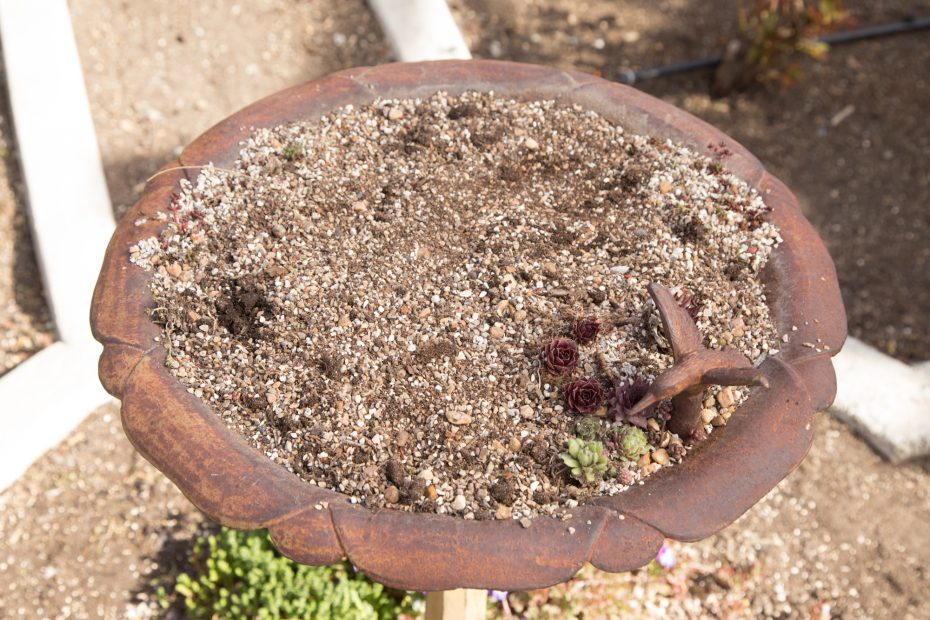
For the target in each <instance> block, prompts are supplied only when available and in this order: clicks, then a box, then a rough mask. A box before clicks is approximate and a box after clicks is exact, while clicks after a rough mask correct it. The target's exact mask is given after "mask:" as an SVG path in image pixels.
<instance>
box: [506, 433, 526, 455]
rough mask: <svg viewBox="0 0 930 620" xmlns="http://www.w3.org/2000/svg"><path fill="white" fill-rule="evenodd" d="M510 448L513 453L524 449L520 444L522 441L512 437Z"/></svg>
mask: <svg viewBox="0 0 930 620" xmlns="http://www.w3.org/2000/svg"><path fill="white" fill-rule="evenodd" d="M508 447H509V448H510V451H511V452H519V451H520V448H522V447H523V444H522V443H520V440H519V439H518V438H517V437H511V438H510V443H509V444H508Z"/></svg>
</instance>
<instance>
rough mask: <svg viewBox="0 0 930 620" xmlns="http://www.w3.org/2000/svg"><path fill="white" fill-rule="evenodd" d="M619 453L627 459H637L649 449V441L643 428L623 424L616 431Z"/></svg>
mask: <svg viewBox="0 0 930 620" xmlns="http://www.w3.org/2000/svg"><path fill="white" fill-rule="evenodd" d="M614 443H615V444H616V445H617V453H618V454H619V455H620V458H622V459H623V460H626V461H635V460H636V459H638V458H639V457H641V456H642V455H644V454H645V453H646V452H647V451H648V450H649V441H648V440H647V439H646V433H644V432H643V431H642V429H639V428H636V427H635V426H630V425H628V424H622V425H620V426H619V427H617V430H616V431H614Z"/></svg>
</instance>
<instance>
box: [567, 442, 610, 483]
mask: <svg viewBox="0 0 930 620" xmlns="http://www.w3.org/2000/svg"><path fill="white" fill-rule="evenodd" d="M559 456H561V457H562V462H564V463H565V465H566V466H567V467H568V469H569V471H571V474H572V476H573V477H574V478H575V479H576V480H578V481H579V482H594V480H595V478H597V477H598V476H600V475H601V474H603V473H604V472H605V471H607V455H606V454H604V444H602V443H601V442H599V441H584V440H582V439H579V438H577V437H572V438H571V439H569V440H568V452H563V453H562V454H560V455H559Z"/></svg>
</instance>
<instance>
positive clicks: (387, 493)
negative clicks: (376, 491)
mask: <svg viewBox="0 0 930 620" xmlns="http://www.w3.org/2000/svg"><path fill="white" fill-rule="evenodd" d="M384 501H386V502H387V503H389V504H396V503H397V502H399V501H400V490H399V489H398V488H397V487H395V486H394V485H393V484H392V485H391V486H389V487H388V488H386V489H384Z"/></svg>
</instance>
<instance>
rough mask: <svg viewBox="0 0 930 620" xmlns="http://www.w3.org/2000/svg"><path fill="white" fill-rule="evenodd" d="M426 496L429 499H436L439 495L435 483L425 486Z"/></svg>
mask: <svg viewBox="0 0 930 620" xmlns="http://www.w3.org/2000/svg"><path fill="white" fill-rule="evenodd" d="M426 497H428V498H429V499H430V500H431V501H436V498H437V497H439V491H437V490H436V485H433V484H431V485H429V486H428V487H426Z"/></svg>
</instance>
